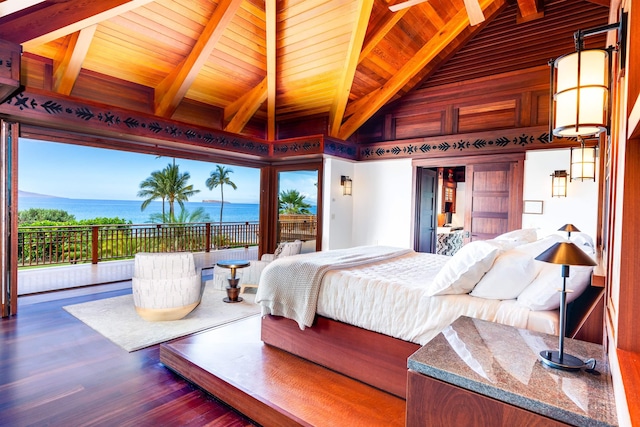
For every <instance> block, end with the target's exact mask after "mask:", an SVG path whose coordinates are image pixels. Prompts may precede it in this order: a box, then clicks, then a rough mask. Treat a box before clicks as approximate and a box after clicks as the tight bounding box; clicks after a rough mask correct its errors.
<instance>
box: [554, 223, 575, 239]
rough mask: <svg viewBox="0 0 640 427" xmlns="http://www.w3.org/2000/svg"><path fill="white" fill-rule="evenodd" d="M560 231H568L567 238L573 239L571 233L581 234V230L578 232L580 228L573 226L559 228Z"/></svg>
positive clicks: (567, 225) (566, 225)
mask: <svg viewBox="0 0 640 427" xmlns="http://www.w3.org/2000/svg"><path fill="white" fill-rule="evenodd" d="M558 231H566V232H567V238H569V239H571V232H572V231H574V232H576V233H577V232H579V231H580V230H578V227H576V226H575V225H573V224H565V225H563V226H562V227H560V228H558Z"/></svg>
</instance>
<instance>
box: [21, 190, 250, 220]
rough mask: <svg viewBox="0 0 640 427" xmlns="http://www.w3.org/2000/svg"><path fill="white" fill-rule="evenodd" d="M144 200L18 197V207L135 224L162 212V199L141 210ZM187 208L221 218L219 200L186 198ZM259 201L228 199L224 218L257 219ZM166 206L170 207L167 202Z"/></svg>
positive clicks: (223, 213)
mask: <svg viewBox="0 0 640 427" xmlns="http://www.w3.org/2000/svg"><path fill="white" fill-rule="evenodd" d="M141 205H142V200H94V199H65V198H57V197H52V198H49V197H20V198H18V210H19V211H22V210H27V209H30V208H42V209H61V210H63V211H67V212H68V213H70V214H71V215H74V216H75V217H76V219H77V220H82V219H92V218H96V217H106V218H113V217H118V218H124V219H125V220H129V221H131V223H133V224H146V223H148V222H150V221H149V215H150V214H153V213H162V202H161V201H153V202H151V203H150V204H149V206H147V208H146V209H145V210H144V211H141V210H140V206H141ZM184 207H185V209H187V211H189V212H193V211H194V210H195V209H197V208H204V210H205V212H206V213H207V214H209V218H210V219H211V221H213V222H217V221H219V220H220V203H218V202H212V203H204V202H185V204H184ZM259 207H260V205H258V204H257V203H256V204H253V203H227V202H225V205H224V209H223V211H222V221H223V222H245V221H258V219H259V217H260V211H259ZM166 209H167V210H168V209H169V207H168V205H166ZM175 209H176V212H179V211H180V205H178V204H177V203H176V205H175Z"/></svg>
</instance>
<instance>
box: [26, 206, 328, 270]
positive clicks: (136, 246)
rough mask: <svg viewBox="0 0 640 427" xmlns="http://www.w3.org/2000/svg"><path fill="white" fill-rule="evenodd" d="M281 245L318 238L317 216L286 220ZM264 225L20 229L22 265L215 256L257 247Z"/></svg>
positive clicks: (280, 223)
mask: <svg viewBox="0 0 640 427" xmlns="http://www.w3.org/2000/svg"><path fill="white" fill-rule="evenodd" d="M278 230H279V233H280V234H279V241H287V240H295V239H299V240H310V239H314V238H315V236H316V230H317V221H316V220H315V218H313V219H308V218H305V219H304V220H291V219H287V220H285V221H280V222H279V224H278ZM259 236H260V229H259V224H258V222H257V221H256V222H242V223H222V224H220V223H212V222H207V223H188V224H118V225H89V226H87V225H78V226H48V227H42V226H36V227H19V228H18V267H29V266H41V265H53V264H77V263H89V262H90V263H93V264H97V263H98V262H100V261H109V260H121V259H128V258H133V257H134V256H135V254H136V253H138V252H176V251H191V252H209V251H210V250H212V249H223V248H224V249H227V248H237V247H249V246H255V245H258V243H259Z"/></svg>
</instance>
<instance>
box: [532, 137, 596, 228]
mask: <svg viewBox="0 0 640 427" xmlns="http://www.w3.org/2000/svg"><path fill="white" fill-rule="evenodd" d="M569 162H570V151H569V149H568V148H567V149H558V150H549V149H547V150H536V151H527V155H526V158H525V164H524V192H523V195H524V200H542V202H543V213H542V215H536V214H523V215H522V227H523V228H538V235H539V236H542V235H547V234H550V233H553V232H555V231H556V230H557V229H558V228H560V227H562V226H563V225H565V224H568V223H571V224H573V225H575V226H576V227H578V228H579V229H580V231H582V232H584V233H587V234H589V235H590V236H591V237H592V238H593V239H594V241H595V237H596V231H597V230H596V228H597V220H598V183H597V182H594V181H584V182H582V181H568V184H567V197H551V174H552V173H553V172H554V171H556V170H566V171H567V172H569ZM596 163H597V162H596ZM596 176H597V173H596Z"/></svg>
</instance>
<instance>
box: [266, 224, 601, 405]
mask: <svg viewBox="0 0 640 427" xmlns="http://www.w3.org/2000/svg"><path fill="white" fill-rule="evenodd" d="M562 240H564V238H563V237H561V236H559V235H552V236H548V237H545V238H544V239H539V240H538V239H537V235H536V234H535V230H533V231H531V230H517V231H515V232H511V233H506V234H505V235H502V236H499V237H498V238H496V239H492V240H490V241H478V242H472V243H469V244H467V245H465V246H464V247H463V248H462V249H461V250H460V251H459V252H458V253H456V255H454V256H453V257H449V256H444V255H436V254H424V253H417V252H414V251H412V250H407V249H401V248H393V247H384V246H367V247H358V248H351V249H344V250H337V251H326V252H319V253H315V254H304V255H298V256H294V257H289V258H288V259H284V260H281V261H278V262H275V261H274V262H272V263H271V264H269V266H268V267H267V268H265V270H264V271H263V274H262V276H261V279H260V285H259V287H258V293H257V296H256V301H257V302H258V303H260V304H261V305H262V313H263V321H262V340H263V341H264V342H265V343H266V344H269V345H272V346H275V347H278V348H281V349H283V350H285V351H288V352H291V353H293V354H296V355H298V356H300V357H304V358H306V359H309V360H312V361H314V362H316V363H319V364H321V365H323V366H326V367H328V368H331V369H333V370H336V371H338V372H341V373H343V374H345V375H348V376H351V377H353V378H356V379H359V380H361V381H363V382H365V383H368V384H371V385H374V386H376V387H378V388H381V389H383V390H385V391H388V392H390V393H393V394H395V395H398V396H401V397H405V393H406V359H407V357H408V356H409V355H411V354H412V353H413V352H414V351H416V350H417V349H418V348H419V347H420V346H421V345H424V344H425V343H426V342H428V341H429V340H430V339H431V338H433V337H434V336H435V335H437V334H438V333H439V332H440V331H441V330H442V329H444V328H445V327H446V326H448V325H449V324H450V323H452V322H453V321H454V320H455V319H456V318H458V317H459V316H468V317H474V318H478V319H482V320H489V321H494V322H498V323H503V324H507V325H511V326H515V327H518V328H524V329H531V330H534V331H538V332H545V333H550V334H557V331H558V309H557V308H558V304H559V297H558V293H557V291H556V288H557V287H558V286H559V284H560V282H559V280H561V279H560V266H555V265H552V264H546V263H542V262H540V261H535V260H534V258H535V256H537V255H538V254H540V253H541V252H543V251H544V250H545V249H547V248H548V247H550V246H551V245H553V244H554V243H555V242H558V241H562ZM590 274H591V270H590V269H589V268H576V267H572V273H571V276H570V282H569V283H568V287H569V288H570V289H573V290H574V291H575V292H573V293H572V294H570V298H571V300H573V299H575V298H576V297H577V296H578V295H579V294H580V293H581V291H582V290H584V289H585V288H586V287H587V286H588V285H589V281H590Z"/></svg>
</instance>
